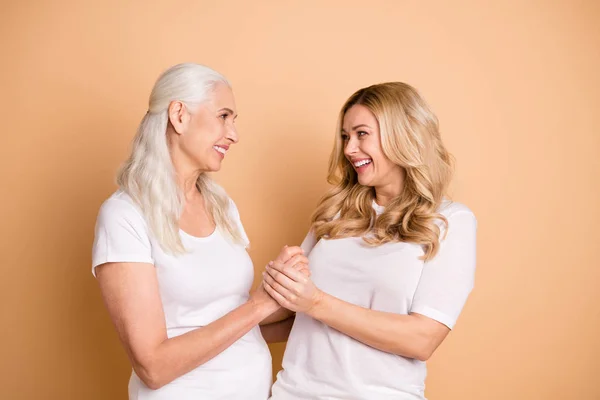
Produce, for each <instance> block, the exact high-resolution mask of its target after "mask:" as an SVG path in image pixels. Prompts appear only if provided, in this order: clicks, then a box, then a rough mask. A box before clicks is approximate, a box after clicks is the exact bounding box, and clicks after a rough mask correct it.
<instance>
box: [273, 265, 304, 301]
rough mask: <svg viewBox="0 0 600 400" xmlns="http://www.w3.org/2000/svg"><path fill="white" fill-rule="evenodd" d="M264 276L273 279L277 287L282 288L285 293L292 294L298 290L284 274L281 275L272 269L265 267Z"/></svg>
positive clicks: (294, 283) (295, 284)
mask: <svg viewBox="0 0 600 400" xmlns="http://www.w3.org/2000/svg"><path fill="white" fill-rule="evenodd" d="M275 264H277V263H275ZM266 276H267V277H270V278H271V279H273V280H274V281H275V282H277V283H278V284H279V285H281V286H282V287H284V288H285V289H286V290H287V291H293V292H294V293H295V292H297V291H298V289H297V288H296V286H297V285H298V284H297V283H296V282H294V281H293V280H292V279H290V278H289V277H288V276H287V275H285V274H284V273H282V272H280V271H278V270H276V269H274V268H270V267H267V274H266ZM271 286H273V285H271ZM281 294H283V295H285V293H281ZM286 297H287V296H286Z"/></svg>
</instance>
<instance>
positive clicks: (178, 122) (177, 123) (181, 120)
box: [168, 101, 190, 135]
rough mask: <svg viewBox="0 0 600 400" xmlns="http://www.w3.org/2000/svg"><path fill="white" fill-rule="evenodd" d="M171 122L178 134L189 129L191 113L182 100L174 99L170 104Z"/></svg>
mask: <svg viewBox="0 0 600 400" xmlns="http://www.w3.org/2000/svg"><path fill="white" fill-rule="evenodd" d="M168 113H169V122H170V123H171V125H172V126H173V129H174V130H175V132H177V133H178V134H180V135H182V134H183V133H185V131H187V128H188V125H189V123H190V113H189V112H188V111H187V107H186V106H185V104H184V103H183V102H181V101H172V102H171V104H169V109H168Z"/></svg>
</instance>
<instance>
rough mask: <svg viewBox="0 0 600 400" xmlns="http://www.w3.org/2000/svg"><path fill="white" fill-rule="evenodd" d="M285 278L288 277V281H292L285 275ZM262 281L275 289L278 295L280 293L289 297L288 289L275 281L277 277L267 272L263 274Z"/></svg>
mask: <svg viewBox="0 0 600 400" xmlns="http://www.w3.org/2000/svg"><path fill="white" fill-rule="evenodd" d="M286 279H288V280H289V281H290V282H292V281H291V280H290V279H289V278H287V277H286ZM263 282H265V283H268V284H269V286H271V287H272V288H273V289H275V290H276V291H277V293H279V294H280V295H282V296H283V297H285V298H286V299H289V298H290V296H289V294H290V291H289V289H288V288H287V287H285V286H284V285H282V284H281V283H279V282H278V281H277V279H275V278H274V277H272V276H271V275H269V274H268V273H264V274H263Z"/></svg>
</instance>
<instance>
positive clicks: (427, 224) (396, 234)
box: [311, 82, 452, 261]
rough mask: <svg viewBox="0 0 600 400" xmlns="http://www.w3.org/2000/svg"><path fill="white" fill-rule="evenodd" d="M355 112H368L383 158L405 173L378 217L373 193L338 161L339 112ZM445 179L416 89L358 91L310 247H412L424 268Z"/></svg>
mask: <svg viewBox="0 0 600 400" xmlns="http://www.w3.org/2000/svg"><path fill="white" fill-rule="evenodd" d="M354 105H362V106H364V107H366V108H367V109H369V110H370V111H371V112H372V113H373V114H374V115H375V118H376V119H377V121H378V123H379V131H380V137H381V147H382V150H383V153H384V155H385V156H386V157H387V158H388V159H390V160H391V161H392V162H393V163H395V164H397V165H399V166H400V167H402V168H403V169H404V171H405V180H404V187H403V190H402V192H401V194H400V195H399V196H398V197H397V198H395V199H393V200H392V201H391V202H390V204H388V205H387V206H386V207H385V211H384V212H383V213H382V214H381V215H379V216H377V215H376V213H375V210H374V209H373V207H372V203H373V200H374V199H375V190H374V188H372V187H368V186H363V185H360V184H359V183H358V179H357V175H356V171H355V170H354V168H353V167H352V165H351V164H350V162H349V161H348V160H347V159H346V157H345V155H344V142H343V140H342V136H341V130H342V124H343V121H344V116H345V114H346V112H347V111H348V110H349V109H350V108H351V107H352V106H354ZM451 176H452V157H451V155H450V154H449V153H448V151H447V150H446V148H445V147H444V144H443V143H442V139H441V136H440V132H439V126H438V120H437V118H436V116H435V115H434V114H433V112H432V111H431V110H430V108H429V106H428V105H427V103H426V102H425V100H424V99H423V98H422V97H421V96H420V94H419V93H418V92H417V90H416V89H414V88H413V87H411V86H410V85H407V84H406V83H402V82H389V83H382V84H378V85H373V86H369V87H366V88H363V89H360V90H358V91H357V92H356V93H354V94H353V95H352V96H350V98H349V99H348V100H347V101H346V103H345V104H344V106H343V107H342V109H341V112H340V114H339V118H338V124H337V131H336V136H335V144H334V147H333V151H332V153H331V156H330V159H329V173H328V177H327V181H328V182H329V183H330V184H331V185H333V187H332V188H331V189H330V190H329V191H328V192H327V193H326V194H325V195H324V196H323V198H322V199H321V201H320V202H319V205H318V206H317V209H316V210H315V212H314V214H313V216H312V220H311V222H312V229H313V232H314V233H315V236H316V238H317V240H319V239H321V238H323V237H326V238H328V239H339V238H345V237H357V236H362V237H363V240H364V241H365V242H366V243H367V244H368V245H369V246H379V245H381V244H384V243H388V242H409V243H416V244H419V245H421V246H422V247H423V250H424V255H423V257H422V259H423V260H425V261H428V260H431V259H432V258H433V257H435V255H436V254H437V252H438V249H439V244H440V231H441V230H440V224H437V223H436V220H438V221H441V222H442V224H443V225H444V226H446V227H447V224H448V222H447V220H446V218H445V217H444V216H442V215H441V214H439V213H438V212H437V211H438V209H439V207H440V205H441V203H442V201H443V199H444V195H445V193H446V190H447V188H448V184H449V182H450V179H451Z"/></svg>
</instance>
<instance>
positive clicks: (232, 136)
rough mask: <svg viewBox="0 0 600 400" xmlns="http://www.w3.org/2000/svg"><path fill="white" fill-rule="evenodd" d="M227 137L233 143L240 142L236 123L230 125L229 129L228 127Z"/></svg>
mask: <svg viewBox="0 0 600 400" xmlns="http://www.w3.org/2000/svg"><path fill="white" fill-rule="evenodd" d="M225 138H226V139H227V140H229V141H230V142H231V143H237V142H239V140H240V139H239V135H238V133H237V128H236V127H235V125H234V124H231V125H229V129H227V134H226V135H225Z"/></svg>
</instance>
